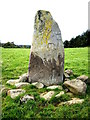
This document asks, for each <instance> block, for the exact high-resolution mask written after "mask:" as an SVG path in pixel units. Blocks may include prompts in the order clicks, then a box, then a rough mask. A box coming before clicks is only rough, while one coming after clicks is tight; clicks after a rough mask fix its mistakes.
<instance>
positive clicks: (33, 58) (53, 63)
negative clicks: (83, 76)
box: [29, 10, 64, 86]
mask: <svg viewBox="0 0 90 120" xmlns="http://www.w3.org/2000/svg"><path fill="white" fill-rule="evenodd" d="M63 74H64V46H63V42H62V38H61V31H60V29H59V26H58V24H57V23H56V22H55V21H54V19H53V18H52V16H51V14H50V12H48V11H44V10H39V11H37V13H36V15H35V22H34V34H33V41H32V47H31V52H30V61H29V81H31V82H37V81H38V82H41V83H43V84H44V85H46V86H49V85H53V84H54V85H55V84H60V83H62V82H63Z"/></svg>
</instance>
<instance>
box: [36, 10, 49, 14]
mask: <svg viewBox="0 0 90 120" xmlns="http://www.w3.org/2000/svg"><path fill="white" fill-rule="evenodd" d="M37 13H47V14H48V13H50V12H49V11H47V10H38V11H37Z"/></svg>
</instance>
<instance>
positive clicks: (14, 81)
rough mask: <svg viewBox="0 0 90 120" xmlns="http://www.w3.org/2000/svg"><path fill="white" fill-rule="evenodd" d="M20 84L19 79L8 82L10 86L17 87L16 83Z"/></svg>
mask: <svg viewBox="0 0 90 120" xmlns="http://www.w3.org/2000/svg"><path fill="white" fill-rule="evenodd" d="M19 82H20V80H19V79H17V80H14V79H12V80H8V81H7V82H6V83H7V84H10V85H15V84H16V83H19Z"/></svg>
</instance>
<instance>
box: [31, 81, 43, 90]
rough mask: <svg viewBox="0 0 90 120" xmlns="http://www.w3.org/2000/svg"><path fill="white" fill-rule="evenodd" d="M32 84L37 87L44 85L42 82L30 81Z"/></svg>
mask: <svg viewBox="0 0 90 120" xmlns="http://www.w3.org/2000/svg"><path fill="white" fill-rule="evenodd" d="M32 85H34V86H36V88H38V89H40V88H43V87H44V85H43V84H42V83H39V82H34V83H32Z"/></svg>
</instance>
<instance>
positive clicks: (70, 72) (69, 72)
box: [65, 69, 73, 76]
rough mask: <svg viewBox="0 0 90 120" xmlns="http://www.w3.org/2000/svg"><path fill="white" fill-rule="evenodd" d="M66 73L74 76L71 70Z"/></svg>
mask: <svg viewBox="0 0 90 120" xmlns="http://www.w3.org/2000/svg"><path fill="white" fill-rule="evenodd" d="M65 73H67V74H68V75H69V76H70V75H73V71H72V70H69V69H68V70H65Z"/></svg>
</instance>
